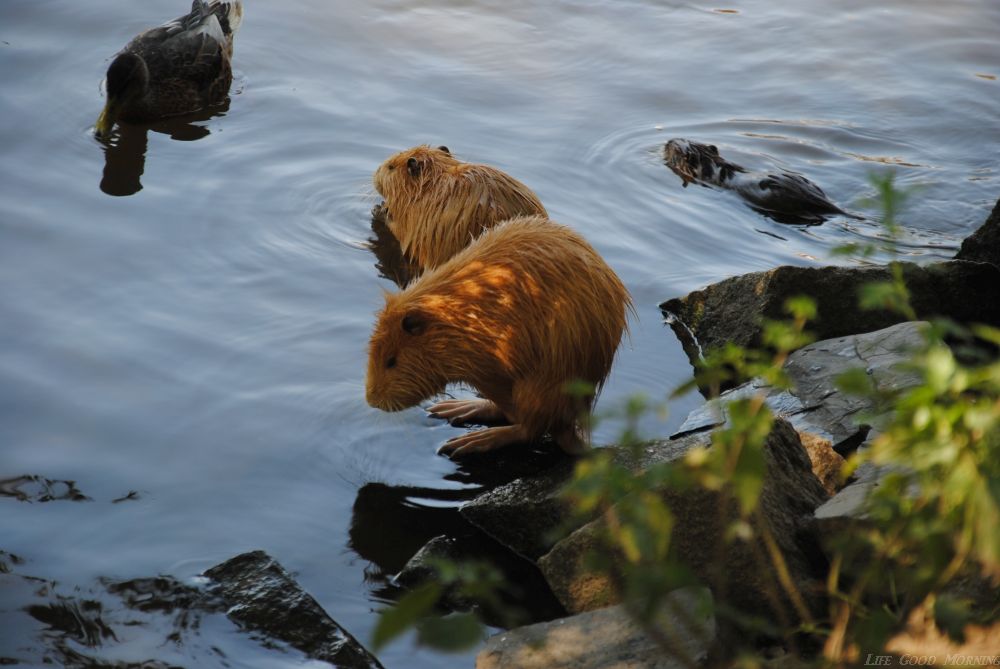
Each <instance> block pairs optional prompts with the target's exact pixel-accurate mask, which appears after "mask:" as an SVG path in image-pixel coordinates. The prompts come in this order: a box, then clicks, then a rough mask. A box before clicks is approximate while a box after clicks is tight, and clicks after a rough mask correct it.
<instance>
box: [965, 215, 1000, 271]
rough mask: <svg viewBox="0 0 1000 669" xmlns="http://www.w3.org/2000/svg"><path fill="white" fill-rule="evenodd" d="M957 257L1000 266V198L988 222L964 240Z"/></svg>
mask: <svg viewBox="0 0 1000 669" xmlns="http://www.w3.org/2000/svg"><path fill="white" fill-rule="evenodd" d="M955 259H956V260H972V261H975V262H988V263H990V264H991V265H994V266H996V267H1000V200H997V203H996V206H994V207H993V213H991V214H990V216H989V218H987V219H986V222H985V223H983V225H982V226H981V227H980V228H979V229H978V230H976V231H975V232H973V233H972V234H971V235H969V236H968V237H967V238H966V239H965V241H963V242H962V248H960V249H959V250H958V254H956V255H955Z"/></svg>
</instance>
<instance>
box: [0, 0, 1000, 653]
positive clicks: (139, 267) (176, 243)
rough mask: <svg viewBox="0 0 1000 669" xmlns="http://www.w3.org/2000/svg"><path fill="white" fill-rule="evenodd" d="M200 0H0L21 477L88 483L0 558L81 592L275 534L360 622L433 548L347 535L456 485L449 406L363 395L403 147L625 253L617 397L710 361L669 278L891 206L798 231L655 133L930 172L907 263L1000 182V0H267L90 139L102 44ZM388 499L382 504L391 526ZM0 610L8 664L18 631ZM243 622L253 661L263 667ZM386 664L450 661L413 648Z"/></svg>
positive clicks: (2, 224) (942, 250) (755, 163)
mask: <svg viewBox="0 0 1000 669" xmlns="http://www.w3.org/2000/svg"><path fill="white" fill-rule="evenodd" d="M185 10H186V7H185V6H184V2H183V0H181V1H180V2H177V1H174V0H148V1H146V2H132V1H126V0H88V1H87V2H80V1H79V0H72V1H69V0H64V1H59V0H30V1H28V0H4V2H3V3H2V4H0V72H2V79H0V81H2V88H0V118H3V120H4V122H3V124H2V125H0V144H2V146H3V149H2V152H0V285H2V286H3V288H2V293H0V324H2V325H0V479H6V478H11V477H17V476H21V475H26V474H30V475H39V476H44V477H48V478H50V479H56V480H72V481H75V482H76V486H77V487H78V488H79V490H80V491H81V492H82V494H84V495H86V496H87V497H89V498H90V501H82V502H73V501H68V500H66V499H58V500H54V501H51V502H47V503H42V502H30V501H18V499H17V498H16V497H13V496H3V497H0V549H3V550H7V551H10V552H13V553H16V554H18V555H20V556H22V557H23V558H24V559H25V560H26V562H25V564H24V565H22V566H21V567H20V568H19V569H20V571H22V572H24V573H32V574H38V575H40V576H44V577H46V578H50V579H56V580H58V581H59V582H60V583H61V584H63V586H64V587H66V588H67V589H69V590H72V589H73V588H74V587H79V588H83V589H87V588H93V587H95V584H96V583H97V582H98V579H99V578H101V577H111V578H122V579H125V578H134V577H140V576H152V575H155V574H161V573H162V574H170V575H173V576H175V577H177V578H180V579H187V578H191V577H192V576H194V575H195V574H198V573H199V572H201V571H202V570H204V569H205V568H207V567H208V566H210V565H212V564H214V563H216V562H218V561H220V560H222V559H225V558H227V557H229V556H232V555H234V554H235V553H237V552H240V551H243V550H248V549H255V548H262V549H265V550H267V551H269V552H270V553H271V554H272V555H274V556H275V557H276V558H278V559H279V560H280V561H281V562H282V563H283V564H285V565H286V566H287V567H288V568H289V569H291V570H293V571H294V572H296V573H297V575H298V578H299V580H300V582H301V583H302V584H303V585H304V586H305V587H306V588H307V589H308V590H309V591H310V592H311V593H312V594H313V595H314V596H315V597H316V598H317V599H318V600H319V601H320V603H321V604H322V605H323V606H324V607H325V608H326V609H327V610H328V611H329V612H330V614H331V615H332V616H333V617H334V618H336V619H337V620H338V621H340V622H341V623H342V624H344V625H345V626H346V627H347V628H348V629H350V630H351V631H352V632H353V633H354V634H355V635H357V636H358V637H359V638H361V639H367V638H368V635H369V634H370V631H371V629H372V626H373V624H374V621H375V616H374V613H373V610H374V609H376V608H378V607H379V606H381V599H382V595H381V594H380V592H381V591H380V588H381V587H382V586H383V583H382V581H381V577H380V576H379V575H380V574H382V573H383V572H385V571H386V570H390V569H394V568H398V565H396V564H395V563H394V561H396V560H399V559H400V556H401V555H402V558H401V559H403V560H405V558H406V557H407V555H406V553H407V551H408V552H412V550H413V549H412V548H411V547H409V546H399V545H396V543H397V542H401V543H405V540H400V539H399V538H398V536H397V534H394V533H392V532H389V531H388V530H386V533H385V534H384V537H383V538H384V540H382V541H381V542H380V537H381V536H383V535H381V534H380V532H382V528H380V527H378V526H376V527H360V525H362V524H363V523H362V522H360V521H359V522H358V523H357V524H356V526H355V527H354V531H353V532H352V531H351V528H352V507H354V506H355V500H356V498H357V497H358V491H359V490H362V489H363V486H365V484H369V483H372V482H378V483H385V484H390V485H409V486H420V487H425V488H437V489H458V488H462V487H464V486H465V485H466V484H465V483H463V481H464V479H463V477H462V476H461V474H462V472H461V470H459V469H458V467H457V466H456V465H455V464H453V463H451V462H449V461H448V460H445V459H443V458H441V457H437V456H435V454H434V451H435V448H436V447H437V446H439V445H440V444H441V443H443V442H444V440H445V439H447V438H448V437H450V436H453V435H454V434H457V431H456V429H454V428H451V427H448V426H446V425H442V424H441V423H439V422H437V421H432V420H429V419H427V418H425V417H424V415H423V413H422V412H421V411H420V410H419V409H414V410H410V411H406V412H403V413H400V414H393V415H388V414H382V413H379V412H377V411H375V410H373V409H371V408H369V407H368V406H367V405H366V404H365V402H364V396H363V384H364V371H365V370H364V364H365V356H366V353H365V345H366V343H367V339H368V336H369V333H370V329H371V326H372V318H373V314H374V312H375V311H376V310H377V309H378V308H379V306H380V303H381V300H382V297H381V293H382V291H383V290H384V289H390V288H391V287H392V284H391V283H390V282H389V281H387V280H385V279H384V278H380V277H379V275H378V272H377V270H376V268H375V257H374V256H373V255H372V253H371V251H370V250H369V249H368V247H367V240H368V239H369V238H371V237H372V236H373V233H372V229H371V220H370V216H369V211H370V209H371V207H372V205H373V204H375V203H376V201H377V200H376V198H375V197H374V194H373V191H372V188H371V186H370V177H371V174H372V172H373V170H374V169H375V168H376V166H377V165H378V164H379V163H380V162H381V161H382V160H383V159H384V158H385V157H387V156H388V155H389V154H390V153H392V152H394V151H396V150H399V149H402V148H406V147H409V146H412V145H415V144H421V143H430V144H433V145H438V144H447V145H448V146H449V147H450V148H451V150H452V151H453V152H454V153H455V154H457V155H458V156H460V157H461V158H464V159H467V160H471V161H475V162H487V163H491V164H493V165H496V166H498V167H500V168H502V169H504V170H506V171H508V172H510V173H511V174H513V175H514V176H516V177H517V178H519V179H521V180H522V181H524V182H525V183H527V184H529V185H530V186H532V187H533V188H534V189H535V190H536V192H537V193H538V194H539V196H540V197H541V199H542V201H543V202H544V203H545V205H546V207H547V209H548V211H549V212H550V214H551V215H552V217H553V218H554V219H556V220H558V221H560V222H563V223H566V224H568V225H571V226H573V227H574V228H576V229H577V230H579V231H580V232H582V233H583V234H584V235H585V236H586V237H587V238H588V239H589V240H590V241H591V243H592V244H593V245H594V246H595V247H596V248H597V249H598V250H599V251H600V252H601V253H602V254H603V255H604V256H605V257H606V258H607V260H608V261H609V263H610V264H611V265H612V266H613V267H614V268H615V269H616V270H617V271H618V272H619V273H620V275H621V276H622V278H623V279H624V280H625V282H626V284H627V285H628V287H629V289H630V290H631V291H632V294H633V296H634V298H635V301H636V304H637V307H638V312H639V319H638V321H637V322H634V323H633V324H632V337H631V342H630V344H628V345H626V346H625V347H624V348H623V349H622V351H621V353H620V356H619V359H618V363H617V366H616V368H615V371H614V373H613V375H612V378H611V380H610V382H609V384H608V386H607V388H606V390H605V393H604V395H603V396H602V399H601V403H600V408H601V410H603V411H610V410H612V409H614V408H615V407H616V406H620V405H621V403H622V401H623V399H624V398H626V397H628V396H629V395H631V394H633V393H636V392H639V391H642V392H645V393H648V394H649V395H651V396H654V397H663V396H664V395H665V394H666V393H667V392H668V391H669V390H670V389H671V388H673V387H674V386H676V385H678V384H680V383H682V382H684V381H685V380H687V378H688V377H689V374H690V369H689V366H688V363H687V361H686V359H685V357H684V356H683V353H682V351H681V348H680V346H679V344H678V343H677V342H676V340H675V339H674V337H673V335H672V334H671V333H670V332H669V330H667V329H665V328H664V326H663V325H662V323H661V317H660V314H659V312H658V310H657V309H656V305H657V303H658V302H659V301H661V300H663V299H666V298H669V297H673V296H677V295H681V294H684V293H686V292H688V291H690V290H692V289H695V288H698V287H700V286H703V285H705V284H707V283H710V282H712V281H715V280H718V279H721V278H724V277H727V276H731V275H734V274H738V273H742V272H747V271H753V270H760V269H765V268H768V267H771V266H774V265H778V264H796V265H818V264H825V263H827V262H830V260H829V254H830V250H831V248H833V247H834V246H836V245H838V244H841V243H843V242H845V241H858V240H864V239H870V238H872V237H873V236H874V235H875V234H876V233H877V232H878V227H877V225H876V224H875V223H874V222H872V221H871V220H862V221H854V220H847V219H842V218H840V219H838V218H834V219H831V220H829V221H827V222H826V223H825V224H823V225H822V226H817V227H808V228H806V227H793V226H787V225H781V224H779V223H776V222H774V221H771V220H768V219H766V218H763V217H762V216H760V215H759V214H756V213H754V212H753V211H751V210H750V209H748V208H746V207H745V206H743V205H742V203H741V202H739V201H738V200H737V199H736V198H735V197H733V196H731V195H730V194H727V193H722V192H718V191H714V190H709V189H707V188H700V187H697V186H692V187H689V188H686V189H685V188H682V187H681V182H680V179H679V178H677V177H676V176H675V175H673V174H672V173H671V172H670V171H669V170H667V169H666V168H665V167H664V166H663V165H662V163H660V161H659V159H658V155H657V150H658V148H659V146H661V145H662V143H663V142H665V141H666V140H667V139H669V138H671V137H678V136H679V137H686V138H689V139H694V140H698V141H703V142H710V143H713V144H716V145H717V146H718V147H719V149H720V151H721V152H722V154H723V155H724V156H726V157H727V158H729V159H730V160H733V161H735V162H738V163H741V164H744V165H746V166H747V167H751V168H755V169H758V168H759V169H765V168H775V167H780V168H786V169H791V170H795V171H799V172H801V173H803V174H805V175H807V176H808V177H809V178H811V179H812V180H814V181H816V182H817V183H819V184H821V185H822V187H823V188H824V190H826V192H827V194H828V195H830V197H831V198H832V199H833V200H835V201H836V202H838V203H840V204H841V205H842V206H844V207H845V208H848V209H850V210H852V211H855V212H858V213H860V214H863V215H866V216H868V217H870V218H871V217H874V216H875V215H876V214H877V211H875V210H873V209H872V208H870V206H868V205H867V204H866V203H865V199H866V198H867V197H869V196H871V195H872V192H873V191H872V188H871V186H870V185H869V182H868V180H867V177H868V174H869V173H870V172H872V171H873V170H882V169H885V168H886V167H887V166H892V167H894V169H895V170H896V173H897V175H898V178H899V180H900V182H901V183H902V184H903V185H906V186H913V187H917V190H916V191H915V193H914V195H913V196H912V206H911V207H910V208H909V209H908V210H907V211H906V213H905V216H904V221H903V222H904V223H905V239H904V249H905V251H906V252H907V253H910V254H912V255H914V256H918V260H930V259H938V258H945V257H948V256H950V255H951V254H952V253H953V252H954V249H955V248H956V246H957V244H958V243H959V242H960V240H961V238H962V237H963V236H965V235H966V234H968V233H969V232H971V231H972V230H973V229H974V228H975V227H976V226H977V225H978V224H979V223H980V222H981V221H982V220H983V219H984V218H985V217H986V214H987V212H988V210H989V208H990V206H991V204H992V202H993V201H995V199H996V197H997V196H998V194H1000V183H998V181H1000V179H998V173H997V170H998V156H1000V130H998V127H1000V126H998V120H1000V119H998V113H997V110H998V109H1000V81H998V80H997V78H998V77H1000V39H998V37H1000V4H998V3H996V2H995V1H994V0H949V2H932V1H930V0H921V1H914V0H887V1H884V2H874V3H873V2H869V1H867V0H835V1H834V2H829V1H823V2H821V1H819V0H805V1H797V2H790V1H788V2H782V3H775V2H765V1H764V0H747V1H745V2H743V1H738V2H734V3H731V4H722V5H717V4H701V3H670V2H649V1H638V0H617V1H614V0H603V1H595V2H589V1H578V2H562V1H552V2H542V3H538V2H524V1H520V0H514V1H512V2H510V1H508V2H492V1H468V2H460V1H458V0H452V1H432V0H427V1H416V2H415V1H413V0H401V1H388V0H373V1H371V2H360V1H359V2H345V1H329V0H323V1H320V0H303V1H300V2H295V3H279V2H267V3H259V2H254V1H253V0H247V2H246V11H245V20H244V24H243V27H242V29H241V32H240V34H239V35H238V38H237V40H236V53H235V66H236V69H237V80H236V82H234V86H233V91H232V93H233V94H232V96H231V101H230V103H229V105H228V107H227V108H226V109H225V110H224V111H223V110H219V113H216V114H212V115H205V114H203V115H201V116H200V117H194V118H190V119H184V120H183V121H180V122H171V123H165V124H158V125H155V126H153V127H151V128H134V127H133V128H127V129H125V130H123V131H122V132H120V133H119V134H118V136H117V138H116V139H115V141H114V143H113V146H111V147H110V148H105V147H104V146H103V145H101V144H100V143H98V142H97V141H95V139H94V138H93V137H92V135H91V131H92V124H93V122H94V120H95V119H96V117H97V114H98V112H99V111H100V107H101V104H102V92H101V85H100V82H101V80H102V78H103V75H104V70H105V68H106V67H107V64H108V62H109V59H110V56H111V55H112V54H113V53H114V52H115V51H117V50H118V49H119V48H120V47H121V46H122V45H123V44H124V43H125V42H127V41H128V40H129V39H130V38H131V37H132V36H133V35H134V34H135V33H137V32H138V31H140V30H141V29H143V28H146V27H149V26H150V25H154V24H157V23H160V22H162V21H164V20H166V19H169V18H172V17H173V16H176V15H178V14H180V13H182V12H183V11H185ZM841 262H843V261H841ZM695 402H696V399H695V398H687V399H684V400H681V401H680V402H677V403H675V405H674V406H673V408H672V411H671V413H670V416H669V417H668V418H667V419H666V420H665V421H660V420H658V419H653V418H650V419H649V420H647V421H646V423H645V428H646V430H647V433H649V434H651V435H656V434H665V433H666V432H667V431H668V430H670V428H671V427H674V426H676V425H677V424H678V423H679V421H680V420H682V418H683V414H684V413H685V412H686V411H687V410H688V409H690V408H691V407H693V406H694V403H695ZM618 429H619V426H618V424H616V423H615V422H614V421H609V422H606V423H604V424H603V425H602V426H601V427H600V428H599V430H598V434H597V438H598V441H605V442H606V441H610V440H613V439H614V437H615V435H616V434H617V430H618ZM456 474H457V475H456ZM130 491H135V493H136V494H135V495H134V496H133V499H128V500H125V501H123V502H120V503H116V504H113V503H112V500H115V499H119V498H121V497H122V496H124V495H126V494H127V493H129V492H130ZM359 506H361V504H360V503H359ZM381 511H382V512H383V516H384V517H383V518H382V519H381V520H376V521H375V523H376V525H377V524H378V523H387V524H391V523H392V522H393V519H394V518H397V517H396V516H394V514H395V513H396V511H395V510H393V509H391V508H389V509H382V510H381ZM374 517H375V518H376V519H378V518H379V516H378V514H377V513H376V514H375V515H374ZM397 519H398V518H397ZM386 544H388V545H386ZM383 553H384V554H385V555H388V556H389V557H383V558H379V557H378V556H379V555H382V554H383ZM379 562H381V564H378V563H379ZM17 597H18V595H16V594H12V593H11V592H8V593H7V594H6V595H5V594H4V593H3V592H0V611H5V613H2V615H0V621H3V620H6V621H8V622H9V621H12V620H20V618H18V617H17V616H18V615H20V614H19V613H17V610H18V609H19V607H20V606H21V605H22V604H21V603H20V601H19V600H18V599H17ZM11 624H12V623H11ZM2 626H3V625H2V624H0V627H2ZM15 627H16V626H15ZM7 629H8V632H6V633H4V632H0V656H5V655H6V656H15V657H16V656H17V651H16V649H17V648H18V647H19V646H18V644H19V643H21V641H19V640H18V639H17V638H16V635H17V634H19V632H11V631H9V630H11V629H15V628H14V627H9V626H8V628H7ZM17 629H21V628H17ZM25 634H27V632H25ZM136 643H140V642H136ZM234 645H235V646H237V647H238V648H237V649H236V650H230V651H229V653H230V655H229V660H228V661H229V662H230V663H231V664H235V665H237V666H263V665H264V664H266V663H267V662H268V661H269V660H267V659H265V658H267V657H269V655H265V654H264V651H259V650H256V649H257V646H256V645H255V644H253V643H251V642H246V643H245V644H243V643H236V642H235V641H234ZM140 646H141V644H140ZM150 647H151V648H152V650H150V651H149V652H148V653H146V655H145V657H144V658H140V659H146V658H148V657H151V656H156V653H157V652H159V651H157V650H156V646H155V644H153V645H151V646H150ZM135 652H136V653H138V654H139V655H142V651H135ZM256 653H260V655H257V654H256ZM294 657H295V656H294V655H291V656H289V658H288V661H289V662H290V663H291V664H292V665H296V664H300V663H301V662H299V661H296V660H294ZM471 657H472V655H471V654H470V655H468V656H465V657H464V658H461V657H460V658H459V659H456V660H453V662H454V666H460V665H462V664H463V663H464V666H471V664H472V659H471ZM133 659H134V658H133ZM382 659H383V661H384V663H385V664H386V666H387V667H417V668H420V667H437V666H441V660H440V659H439V658H437V657H436V656H434V655H432V654H429V653H425V652H423V651H417V652H414V651H413V649H412V648H411V646H410V645H409V642H408V641H402V642H400V643H397V644H395V645H393V646H391V647H390V648H388V649H387V650H386V651H385V652H384V653H383V655H382ZM202 660H203V658H202ZM202 660H198V662H201V661H202ZM171 661H175V662H180V663H182V664H183V663H185V659H184V657H183V656H182V657H180V658H173V659H172V660H171ZM187 663H188V664H189V665H194V664H196V662H195V661H194V660H191V659H190V658H188V660H187ZM220 666H221V665H220ZM271 666H273V665H271Z"/></svg>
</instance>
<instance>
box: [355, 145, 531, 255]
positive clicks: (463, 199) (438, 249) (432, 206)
mask: <svg viewBox="0 0 1000 669" xmlns="http://www.w3.org/2000/svg"><path fill="white" fill-rule="evenodd" d="M373 181H374V182H375V190H377V191H378V192H379V194H380V195H381V196H382V197H383V198H385V205H386V208H387V209H388V210H389V229H390V230H391V231H392V234H393V235H395V236H396V238H397V239H398V240H399V244H400V246H401V247H402V249H403V253H404V254H405V255H406V256H408V257H409V258H411V259H412V260H414V261H416V262H417V263H418V264H419V265H420V266H421V267H422V268H425V269H426V268H430V267H437V266H438V265H440V264H441V263H443V262H444V261H446V260H448V258H451V257H452V256H453V255H455V254H456V253H458V252H459V251H461V250H462V249H464V248H465V247H466V246H468V245H469V242H471V241H472V240H473V239H475V238H476V237H478V236H479V234H480V233H481V232H482V231H483V230H486V229H488V228H492V227H493V226H494V225H496V224H497V223H499V222H500V221H504V220H506V219H508V218H513V217H515V216H529V215H533V214H538V215H540V216H547V215H548V214H547V213H546V212H545V207H543V206H542V203H541V202H540V201H539V200H538V197H537V196H536V195H535V194H534V193H533V192H531V189H530V188H528V187H527V186H525V185H524V184H523V183H521V182H520V181H518V180H517V179H514V178H513V177H511V176H509V175H507V174H505V173H503V172H501V171H500V170H498V169H496V168H495V167H490V166H489V165H476V164H474V163H463V162H462V161H460V160H458V159H456V158H455V157H454V156H452V155H451V152H450V151H449V150H448V147H446V146H439V147H438V148H436V149H432V148H431V147H429V146H426V145H424V146H417V147H414V148H412V149H407V150H406V151H401V152H399V153H397V154H396V155H394V156H391V157H390V158H389V159H388V160H386V161H385V162H384V163H382V164H381V165H380V166H379V168H378V169H377V170H375V176H374V178H373Z"/></svg>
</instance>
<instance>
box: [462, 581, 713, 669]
mask: <svg viewBox="0 0 1000 669" xmlns="http://www.w3.org/2000/svg"><path fill="white" fill-rule="evenodd" d="M706 599H709V597H708V594H707V592H706V591H705V590H704V589H701V588H686V589H684V590H676V591H674V592H672V593H670V594H669V595H668V596H667V597H666V600H665V602H664V605H663V606H662V608H661V611H660V613H659V615H658V616H656V617H655V618H654V619H653V620H652V621H650V622H649V623H648V625H646V626H645V627H644V626H643V625H640V624H639V623H638V622H636V621H635V620H634V619H633V618H632V617H631V616H630V615H629V613H628V611H626V610H625V608H624V607H622V606H614V607H610V608H606V609H601V610H599V611H591V612H588V613H581V614H578V615H575V616H571V617H569V618H560V619H559V620H554V621H552V622H548V623H539V624H537V625H530V626H528V627H521V628H518V629H515V630H511V631H508V632H501V633H500V634H496V635H494V636H492V637H490V639H489V640H488V641H487V642H486V648H484V649H483V650H482V652H480V653H479V656H478V657H477V658H476V669H607V668H611V667H613V668H614V669H674V668H675V667H678V668H680V667H694V666H700V665H701V664H703V663H704V661H705V659H706V658H707V656H708V650H709V647H710V645H711V643H712V642H713V640H714V638H715V619H714V618H713V617H712V615H711V614H710V613H707V609H708V607H707V606H706V604H707V602H706V601H705V600H706ZM650 632H652V634H651V633H650ZM654 635H655V636H654ZM654 639H656V640H654ZM657 640H658V641H659V643H658V642H657Z"/></svg>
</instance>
